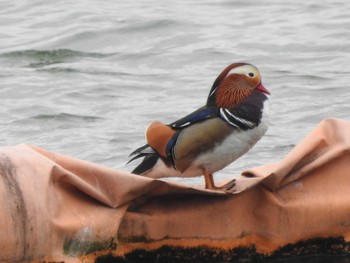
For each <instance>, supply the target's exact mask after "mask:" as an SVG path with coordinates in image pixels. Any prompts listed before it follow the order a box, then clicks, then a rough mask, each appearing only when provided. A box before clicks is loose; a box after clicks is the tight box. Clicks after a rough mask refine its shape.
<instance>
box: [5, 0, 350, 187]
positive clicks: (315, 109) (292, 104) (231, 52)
mask: <svg viewBox="0 0 350 263" xmlns="http://www.w3.org/2000/svg"><path fill="white" fill-rule="evenodd" d="M238 61H245V62H250V63H252V64H254V65H256V66H257V67H258V68H259V69H260V71H261V74H262V77H263V84H264V85H265V87H267V88H268V89H269V90H270V91H271V93H272V96H271V99H270V102H271V109H270V118H271V124H270V127H269V130H268V132H267V134H266V135H265V137H264V138H263V139H262V140H261V141H260V142H259V143H258V144H257V145H256V146H255V147H254V148H253V150H251V151H250V152H249V153H248V154H246V155H245V156H244V157H242V158H241V159H239V160H238V161H236V162H235V163H234V164H232V165H230V166H229V167H227V168H226V169H225V170H223V171H222V172H220V174H218V176H219V177H220V175H221V177H220V178H223V179H224V178H230V177H232V176H235V175H237V174H239V173H240V172H241V171H242V170H243V169H246V168H248V167H252V166H257V165H262V164H265V163H270V162H274V161H278V160H280V159H281V158H283V157H284V156H285V155H286V154H287V153H288V152H289V151H290V150H291V149H292V148H293V147H294V146H295V145H296V144H297V143H298V142H300V140H301V139H302V138H303V137H305V136H306V135H307V134H308V133H309V132H310V131H311V130H312V129H313V128H314V127H315V126H316V125H317V124H318V123H319V122H320V121H321V120H322V119H324V118H327V117H338V118H343V119H349V117H348V113H349V112H350V106H349V105H350V104H349V99H350V95H349V94H350V92H349V88H350V84H349V83H350V74H349V71H350V67H349V61H350V2H349V1H347V0H339V1H330V0H328V1H322V2H321V1H318V0H312V1H301V0H296V1H288V3H287V1H285V2H282V1H277V0H267V1H260V2H259V1H250V0H246V1H228V0H227V1H214V0H206V1H194V0H192V1H188V0H187V1H184V0H177V1H151V0H148V1H130V0H119V1H83V0H77V1H66V0H60V1H44V0H35V1H4V0H0V83H1V84H0V85H1V86H0V98H1V103H0V112H1V118H0V130H1V135H2V136H1V138H0V146H8V145H16V144H19V143H28V144H34V145H38V146H40V147H43V148H46V149H48V150H51V151H56V152H60V153H63V154H67V155H71V156H73V157H76V158H79V159H84V160H88V161H91V162H95V163H99V164H102V165H105V166H109V167H113V168H116V169H123V170H130V169H131V168H132V167H131V168H130V167H125V163H126V162H127V160H128V155H129V153H130V152H131V151H132V150H133V149H135V148H136V147H138V146H141V145H143V143H144V130H145V128H146V127H147V125H148V124H149V123H150V122H151V121H153V120H160V121H162V122H165V123H169V122H172V121H174V120H176V119H178V118H180V117H182V116H184V115H185V114H188V113H190V112H192V111H193V110H195V109H197V108H198V107H200V106H202V105H203V104H204V103H205V101H206V97H207V95H208V92H209V89H210V87H211V85H212V83H213V81H214V79H215V78H216V76H217V75H218V74H219V73H220V72H221V71H222V70H223V69H224V68H225V67H226V66H227V65H228V64H230V63H232V62H238ZM192 180H193V179H192ZM194 182H200V183H201V182H202V179H199V178H195V179H194Z"/></svg>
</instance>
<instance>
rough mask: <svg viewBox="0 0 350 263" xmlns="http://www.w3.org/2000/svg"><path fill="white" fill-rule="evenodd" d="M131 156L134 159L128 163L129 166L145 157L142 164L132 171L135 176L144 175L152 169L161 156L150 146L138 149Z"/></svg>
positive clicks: (146, 145)
mask: <svg viewBox="0 0 350 263" xmlns="http://www.w3.org/2000/svg"><path fill="white" fill-rule="evenodd" d="M129 156H130V157H131V156H133V157H132V158H131V159H130V160H129V161H128V162H127V164H128V163H130V162H132V161H134V160H136V159H138V158H141V157H144V159H143V160H142V162H141V163H140V164H139V165H138V166H137V167H136V168H135V169H134V170H133V171H132V173H133V174H143V173H144V172H146V171H148V170H150V169H152V167H153V166H154V165H155V164H156V163H157V161H158V159H159V155H158V154H157V153H156V152H155V151H153V149H152V148H151V147H150V146H149V145H148V144H145V145H143V146H141V147H140V148H137V149H136V150H135V151H133V152H132V153H131V154H130V155H129Z"/></svg>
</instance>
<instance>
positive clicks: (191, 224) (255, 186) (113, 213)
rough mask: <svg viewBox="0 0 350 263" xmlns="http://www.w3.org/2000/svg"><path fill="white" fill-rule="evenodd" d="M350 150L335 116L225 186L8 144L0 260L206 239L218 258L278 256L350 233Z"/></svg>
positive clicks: (113, 253)
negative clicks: (247, 251) (231, 187)
mask: <svg viewBox="0 0 350 263" xmlns="http://www.w3.org/2000/svg"><path fill="white" fill-rule="evenodd" d="M349 149H350V122H347V121H343V120H339V119H326V120H324V121H322V122H321V123H320V124H319V125H318V126H317V127H316V128H315V130H314V131H313V132H312V133H311V134H310V135H308V136H307V137H306V138H305V139H304V140H303V141H302V142H300V143H299V144H298V145H297V146H296V147H295V148H294V149H293V150H292V151H291V152H290V153H289V154H288V155H287V156H286V157H285V158H284V159H282V160H281V161H279V162H277V163H274V164H267V165H264V166H261V167H255V168H252V169H249V170H246V171H244V172H243V173H242V174H241V175H240V176H239V177H238V178H237V179H236V186H235V193H234V194H226V193H223V192H219V191H210V190H204V189H202V188H201V187H198V188H195V187H190V186H186V185H181V184H178V183H173V182H164V181H161V180H154V179H150V178H145V177H142V176H137V175H132V174H130V173H127V172H122V171H117V170H114V169H110V168H107V167H103V166H100V165H96V164H93V163H89V162H86V161H82V160H77V159H74V158H71V157H68V156H64V155H61V154H58V153H53V152H49V151H46V150H44V149H41V148H38V147H34V146H29V145H18V146H13V147H4V148H1V149H0V173H1V177H0V178H1V180H0V197H1V198H0V203H1V214H0V229H1V230H0V231H1V235H0V251H1V252H0V261H3V262H14V261H33V262H37V261H38V262H42V261H44V260H45V261H50V260H51V261H65V262H80V261H82V260H84V262H94V261H95V260H96V259H98V258H100V259H103V256H104V255H109V257H115V258H118V257H121V256H123V255H130V254H131V253H133V252H135V251H143V253H144V255H146V254H147V252H150V251H153V252H152V253H157V251H158V250H159V251H160V249H162V248H164V247H170V248H171V247H172V248H183V249H189V248H203V247H205V248H206V250H205V251H206V253H207V254H206V256H207V257H209V258H210V257H211V256H215V253H218V251H221V252H223V251H224V252H225V253H226V254H225V255H226V256H227V257H230V253H231V252H232V251H234V249H235V248H242V247H243V248H244V247H247V248H252V247H253V248H254V252H256V253H260V254H261V255H269V254H270V255H271V253H274V252H275V251H277V250H278V249H280V248H281V247H284V246H286V245H287V244H295V243H297V242H299V241H303V240H310V239H313V238H328V237H342V238H343V240H344V241H345V242H348V241H350V227H349V226H350V195H349V192H350V154H349ZM271 154H273V153H271ZM230 251H231V252H230ZM172 253H176V250H173V252H172ZM211 253H212V254H211ZM232 253H233V252H232ZM235 253H236V252H235ZM243 256H244V255H243ZM179 260H181V258H179Z"/></svg>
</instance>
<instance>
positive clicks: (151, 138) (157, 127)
mask: <svg viewBox="0 0 350 263" xmlns="http://www.w3.org/2000/svg"><path fill="white" fill-rule="evenodd" d="M174 134H175V131H174V130H173V129H171V128H170V127H169V126H167V125H165V124H163V123H161V122H159V121H154V122H152V123H151V124H150V125H149V126H148V128H147V130H146V140H147V143H148V145H149V146H151V147H152V148H153V150H155V151H156V152H157V153H158V154H159V155H161V156H162V157H163V158H166V151H165V150H166V145H167V143H168V142H169V140H170V139H171V137H172V136H173V135H174Z"/></svg>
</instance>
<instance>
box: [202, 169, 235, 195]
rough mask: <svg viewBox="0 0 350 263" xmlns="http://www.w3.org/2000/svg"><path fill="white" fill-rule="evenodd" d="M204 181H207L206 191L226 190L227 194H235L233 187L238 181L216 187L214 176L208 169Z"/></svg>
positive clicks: (205, 171) (204, 171) (204, 173)
mask: <svg viewBox="0 0 350 263" xmlns="http://www.w3.org/2000/svg"><path fill="white" fill-rule="evenodd" d="M203 175H204V180H205V189H211V190H224V191H225V192H233V189H232V188H233V187H234V186H235V185H236V180H235V179H233V180H231V181H229V182H228V183H226V184H224V185H222V186H215V184H214V178H213V174H212V173H210V172H209V171H208V170H207V169H204V170H203Z"/></svg>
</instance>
